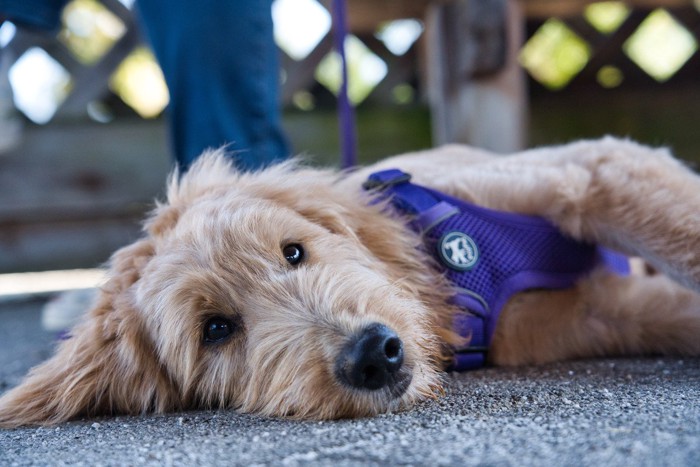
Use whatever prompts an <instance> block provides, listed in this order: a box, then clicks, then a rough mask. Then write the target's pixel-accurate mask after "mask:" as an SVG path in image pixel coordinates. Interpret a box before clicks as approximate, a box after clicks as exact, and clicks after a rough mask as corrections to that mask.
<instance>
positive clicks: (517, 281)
mask: <svg viewBox="0 0 700 467" xmlns="http://www.w3.org/2000/svg"><path fill="white" fill-rule="evenodd" d="M410 179H411V177H410V175H409V174H407V173H405V172H402V171H400V170H396V169H391V170H385V171H381V172H376V173H373V174H372V175H370V177H369V179H368V180H367V182H365V184H364V188H365V189H372V190H380V191H381V192H382V196H383V197H385V198H388V199H389V200H390V203H391V205H392V207H393V208H394V209H395V210H396V211H397V212H398V213H399V214H401V215H404V216H406V217H407V218H409V219H410V222H409V224H408V225H409V226H410V228H412V229H413V230H414V231H416V232H417V233H419V234H420V235H421V236H422V238H423V242H424V246H425V249H426V251H427V252H429V253H430V254H432V255H433V256H434V257H435V258H436V259H437V261H438V262H439V264H441V265H442V266H444V273H445V275H446V276H447V278H448V279H449V280H450V282H451V283H452V284H453V285H454V287H455V295H454V296H453V298H452V301H453V303H454V304H456V305H458V306H459V307H460V308H461V309H462V310H463V313H461V314H459V315H458V316H456V317H455V320H454V323H453V326H454V329H455V331H456V332H458V333H459V334H460V335H461V336H463V337H468V338H469V339H470V340H469V345H468V346H467V347H465V348H460V349H455V360H454V363H453V366H452V368H451V369H452V370H456V371H466V370H471V369H476V368H480V367H482V366H484V365H485V363H486V355H487V352H488V348H489V345H490V343H491V339H492V337H493V333H494V330H495V328H496V323H497V321H498V316H499V315H500V312H501V310H502V309H503V306H504V305H505V304H506V302H507V301H508V299H509V298H510V297H512V296H513V295H514V294H516V293H518V292H521V291H524V290H529V289H563V288H568V287H571V286H573V285H574V284H575V283H576V281H577V280H578V279H580V278H581V277H582V276H584V275H586V274H588V273H589V272H590V271H591V270H592V269H593V268H594V267H595V266H597V265H599V264H601V263H603V264H605V266H606V267H608V268H609V269H610V270H611V271H613V272H615V273H617V274H620V275H625V274H628V273H629V264H628V260H627V258H626V257H625V256H623V255H621V254H619V253H616V252H613V251H610V250H607V249H604V248H602V247H600V246H598V245H595V244H591V243H584V242H580V241H577V240H574V239H572V238H570V237H567V236H565V235H564V234H562V233H561V232H560V231H559V229H557V228H556V227H555V226H554V225H553V224H552V223H550V222H549V221H547V220H545V219H544V218H541V217H535V216H526V215H522V214H515V213H509V212H503V211H495V210H492V209H487V208H483V207H480V206H476V205H474V204H471V203H468V202H466V201H463V200H459V199H456V198H453V197H451V196H449V195H446V194H444V193H441V192H439V191H436V190H432V189H430V188H426V187H423V186H420V185H416V184H413V183H411V182H410Z"/></svg>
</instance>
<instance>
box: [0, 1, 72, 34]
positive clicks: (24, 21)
mask: <svg viewBox="0 0 700 467" xmlns="http://www.w3.org/2000/svg"><path fill="white" fill-rule="evenodd" d="M66 3H68V0H0V17H2V18H3V19H6V20H9V21H12V22H13V23H17V24H19V25H22V26H26V27H34V28H40V29H48V30H53V29H56V28H58V24H59V21H60V19H61V12H62V11H63V7H64V6H65V5H66Z"/></svg>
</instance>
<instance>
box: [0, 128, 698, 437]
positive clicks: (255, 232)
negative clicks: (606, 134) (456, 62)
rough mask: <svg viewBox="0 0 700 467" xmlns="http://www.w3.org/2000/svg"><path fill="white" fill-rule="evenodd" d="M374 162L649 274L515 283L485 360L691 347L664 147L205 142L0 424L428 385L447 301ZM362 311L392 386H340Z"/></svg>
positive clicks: (680, 171) (691, 350)
mask: <svg viewBox="0 0 700 467" xmlns="http://www.w3.org/2000/svg"><path fill="white" fill-rule="evenodd" d="M388 167H398V168H401V169H403V170H405V171H407V172H410V173H412V174H413V177H414V181H415V182H417V183H420V184H423V185H427V186H431V187H434V188H436V189H439V190H442V191H445V192H447V193H449V194H452V195H454V196H457V197H460V198H462V199H465V200H469V201H472V202H475V203H478V204H481V205H484V206H487V207H490V208H494V209H500V210H507V211H514V212H520V213H525V214H532V215H539V216H544V217H546V218H547V219H549V220H551V221H552V222H554V223H555V224H556V225H558V226H559V227H560V228H561V229H562V231H563V232H565V233H566V234H568V235H571V236H572V237H575V238H577V239H581V240H587V241H595V242H599V243H601V244H603V245H606V246H609V247H612V248H615V249H618V250H621V251H624V252H626V253H628V254H632V255H637V256H641V257H642V258H644V259H645V260H646V261H647V262H648V263H649V264H650V265H651V266H653V268H654V270H656V271H660V273H655V274H648V273H642V274H636V275H633V276H629V277H617V276H613V275H610V274H607V273H605V272H604V271H602V270H601V271H596V272H594V273H592V274H591V275H590V276H589V277H586V278H583V279H582V280H581V281H580V282H579V283H578V284H577V285H576V286H575V287H573V288H571V289H568V290H561V291H528V292H525V293H521V294H518V295H516V296H515V297H513V298H512V299H511V300H510V302H509V303H508V305H507V306H506V308H505V309H504V311H503V314H502V316H501V318H500V321H499V324H498V327H497V330H496V334H495V337H494V342H493V347H492V349H491V352H490V353H489V358H490V361H491V363H493V364H497V365H522V364H537V363H544V362H550V361H554V360H560V359H567V358H581V357H591V356H601V355H630V354H649V353H664V354H684V355H700V295H698V294H697V293H696V292H694V291H693V290H696V291H697V290H698V289H699V286H698V284H700V254H699V253H698V252H700V179H699V178H698V177H696V176H695V175H693V174H692V173H691V172H690V171H688V170H687V169H686V168H684V167H683V166H682V164H680V163H679V162H677V161H676V160H674V159H673V158H672V157H671V156H670V155H669V154H668V153H667V151H665V150H658V149H657V150H654V149H650V148H647V147H644V146H640V145H637V144H635V143H632V142H627V141H620V140H616V139H612V138H607V139H604V140H600V141H593V142H580V143H576V144H571V145H567V146H560V147H553V148H544V149H537V150H531V151H527V152H524V153H521V154H517V155H512V156H507V157H504V156H499V157H494V156H492V155H491V154H488V153H486V152H483V151H480V150H476V149H473V148H468V147H462V146H449V147H444V148H440V149H435V150H431V151H426V152H421V153H416V154H410V155H405V156H398V157H395V158H392V159H388V160H386V161H383V162H381V163H379V164H377V165H375V166H373V167H370V168H367V169H362V170H358V171H356V172H352V173H345V174H338V173H335V172H333V171H323V170H314V169H308V168H302V167H298V166H297V165H296V164H295V163H293V162H291V163H285V164H281V165H278V166H274V167H271V168H269V169H266V170H263V171H260V172H257V173H250V174H248V173H238V172H236V171H235V170H234V169H233V168H232V167H231V165H230V163H229V162H228V159H227V158H226V157H225V156H224V155H223V154H222V153H221V152H218V151H217V152H212V153H209V154H205V155H203V156H202V157H201V158H200V159H199V160H198V161H197V162H196V163H195V164H194V166H193V167H192V168H191V170H190V171H189V172H188V173H186V174H184V175H183V176H182V177H178V176H177V175H176V176H173V177H172V179H171V181H170V183H169V188H168V194H167V202H166V203H164V204H159V205H158V206H157V207H156V209H155V210H154V212H153V213H152V215H151V216H150V217H149V219H148V221H147V222H146V227H145V236H144V237H143V238H142V239H141V240H139V241H137V242H136V243H134V244H132V245H130V246H127V247H125V248H123V249H121V250H119V251H118V252H116V253H115V254H114V256H113V258H112V260H111V263H110V270H109V281H108V282H107V283H106V285H105V286H104V287H103V288H102V291H101V294H100V298H99V301H98V303H97V304H96V306H95V307H94V308H93V309H92V310H90V312H89V314H88V315H87V316H86V317H85V319H84V321H83V322H82V323H81V324H80V325H78V326H77V327H76V328H75V329H74V330H73V331H72V337H71V338H70V339H68V340H66V341H64V342H62V343H61V344H60V346H59V347H58V350H57V352H56V354H55V355H54V356H53V357H52V358H51V359H50V360H48V361H46V362H45V363H43V364H41V365H39V366H37V367H36V368H34V369H33V370H32V371H31V373H30V374H29V376H28V377H27V378H26V380H25V381H24V382H23V383H22V384H20V385H19V386H18V387H16V388H14V389H12V390H10V391H9V392H8V393H6V394H5V395H4V396H3V397H2V398H1V399H0V426H5V427H13V426H19V425H26V424H50V423H58V422H62V421H64V420H68V419H71V418H74V417H77V416H83V415H88V416H89V415H95V414H113V413H131V414H134V413H144V412H166V411H176V410H184V409H191V408H201V407H230V408H235V409H238V410H241V411H244V412H256V413H261V414H265V415H276V416H293V417H299V418H321V419H325V418H336V417H353V416H363V415H373V414H377V413H381V412H385V411H388V410H395V409H402V408H406V407H410V406H411V405H412V404H414V403H415V402H416V401H419V400H422V399H426V398H430V397H435V396H437V395H439V394H440V391H441V371H442V369H443V368H444V366H445V364H446V362H448V361H449V359H450V348H451V346H453V345H455V344H459V343H460V338H459V337H458V336H456V335H455V334H454V333H453V332H452V331H451V317H452V316H453V315H454V313H455V311H456V310H455V309H453V308H452V307H451V305H449V304H448V300H447V299H448V297H449V296H450V295H451V292H450V288H449V285H448V284H447V283H446V281H445V280H444V278H443V277H442V276H441V274H440V273H439V271H438V270H437V269H436V268H435V267H434V265H433V263H432V261H431V259H430V258H429V257H428V256H427V255H426V254H425V253H423V252H422V250H421V249H420V248H419V247H418V245H419V244H420V239H419V238H418V237H417V236H416V235H415V234H413V233H412V232H411V231H410V230H409V229H407V228H405V219H399V218H394V217H392V216H389V215H387V214H386V212H382V205H381V203H372V202H371V195H370V194H367V193H365V192H363V191H362V189H361V183H362V181H363V180H364V179H365V178H366V176H367V174H368V173H370V172H371V171H374V170H378V169H382V168H388ZM290 243H293V244H300V245H303V247H304V249H305V257H304V261H303V262H302V263H301V264H299V265H297V266H292V265H290V264H289V263H288V262H287V261H285V258H284V255H283V253H282V249H283V248H284V246H285V245H288V244H290ZM669 277H670V278H672V279H673V280H671V279H669ZM678 284H683V286H681V285H678ZM212 316H223V317H226V318H227V319H229V320H230V322H232V323H235V329H236V332H235V334H234V335H233V336H232V337H231V338H229V339H227V340H226V341H225V342H222V343H219V344H213V345H212V344H207V343H206V342H203V340H202V333H203V327H204V326H205V323H206V322H207V319H209V318H210V317H212ZM369 323H382V324H384V325H386V326H388V327H389V328H391V329H393V330H394V331H395V332H396V333H397V334H398V336H399V337H400V339H401V340H402V342H403V347H404V362H403V366H402V367H401V377H402V378H403V381H405V382H406V385H407V387H405V388H402V392H400V393H398V394H397V393H396V392H395V391H391V390H389V389H387V388H384V389H380V390H374V391H369V390H358V389H354V388H351V387H348V385H347V384H344V383H343V382H342V381H338V378H337V376H336V373H335V372H334V361H335V359H336V356H337V355H338V352H340V351H341V349H342V348H343V346H344V345H345V342H346V341H347V340H348V339H349V338H350V336H352V335H353V334H355V333H356V332H358V330H359V329H362V328H363V327H365V326H367V325H368V324H369ZM409 382H410V383H409ZM403 389H405V391H403Z"/></svg>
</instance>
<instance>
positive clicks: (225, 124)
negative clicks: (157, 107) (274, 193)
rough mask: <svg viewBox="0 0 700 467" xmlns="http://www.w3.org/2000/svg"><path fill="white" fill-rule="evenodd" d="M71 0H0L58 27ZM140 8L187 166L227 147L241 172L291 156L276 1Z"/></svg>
mask: <svg viewBox="0 0 700 467" xmlns="http://www.w3.org/2000/svg"><path fill="white" fill-rule="evenodd" d="M65 3H67V0H0V16H2V17H4V18H6V19H8V20H10V21H15V22H17V23H18V24H21V25H24V26H31V27H39V28H43V29H54V28H56V27H57V26H58V23H59V20H60V14H61V10H62V8H63V6H64V5H65ZM137 8H138V13H139V14H140V17H141V19H142V23H143V25H144V26H145V30H146V33H147V35H148V38H149V39H150V42H151V45H152V47H153V50H154V52H155V55H156V58H157V59H158V61H159V62H160V66H161V68H162V69H163V74H164V75H165V81H166V82H167V84H168V89H169V91H170V106H169V109H168V118H169V121H170V130H171V131H170V133H171V139H172V148H173V152H174V154H175V158H176V160H177V162H178V164H179V165H180V166H181V167H182V168H183V169H186V168H187V167H188V166H189V165H190V164H191V163H192V161H193V160H194V159H196V158H197V156H199V155H200V154H201V153H202V151H204V150H205V149H207V148H218V147H220V146H223V145H228V150H229V152H230V154H231V157H233V158H234V160H235V163H236V165H237V166H238V167H239V168H241V169H255V168H259V167H262V166H265V165H269V164H270V163H272V162H274V161H278V160H281V159H284V158H286V157H288V156H289V149H288V146H287V141H286V139H285V137H284V133H283V130H282V123H281V114H280V106H279V76H280V73H279V64H278V51H277V47H276V46H275V43H274V39H273V34H272V13H271V8H272V0H199V1H191V0H138V5H137Z"/></svg>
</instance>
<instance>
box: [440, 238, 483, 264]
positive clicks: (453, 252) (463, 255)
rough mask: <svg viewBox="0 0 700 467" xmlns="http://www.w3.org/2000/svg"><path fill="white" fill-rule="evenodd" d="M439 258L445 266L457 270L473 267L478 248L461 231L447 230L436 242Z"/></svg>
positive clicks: (476, 259) (476, 258)
mask: <svg viewBox="0 0 700 467" xmlns="http://www.w3.org/2000/svg"><path fill="white" fill-rule="evenodd" d="M438 252H439V253H440V258H441V259H442V262H443V263H445V265H446V266H448V267H450V268H452V269H456V270H458V271H466V270H468V269H471V268H473V267H474V265H475V264H476V262H477V261H478V260H479V250H478V248H477V247H476V243H474V240H472V239H471V238H470V237H469V236H468V235H467V234H464V233H462V232H456V231H453V232H448V233H446V234H445V235H443V236H442V238H441V239H440V242H438Z"/></svg>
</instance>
